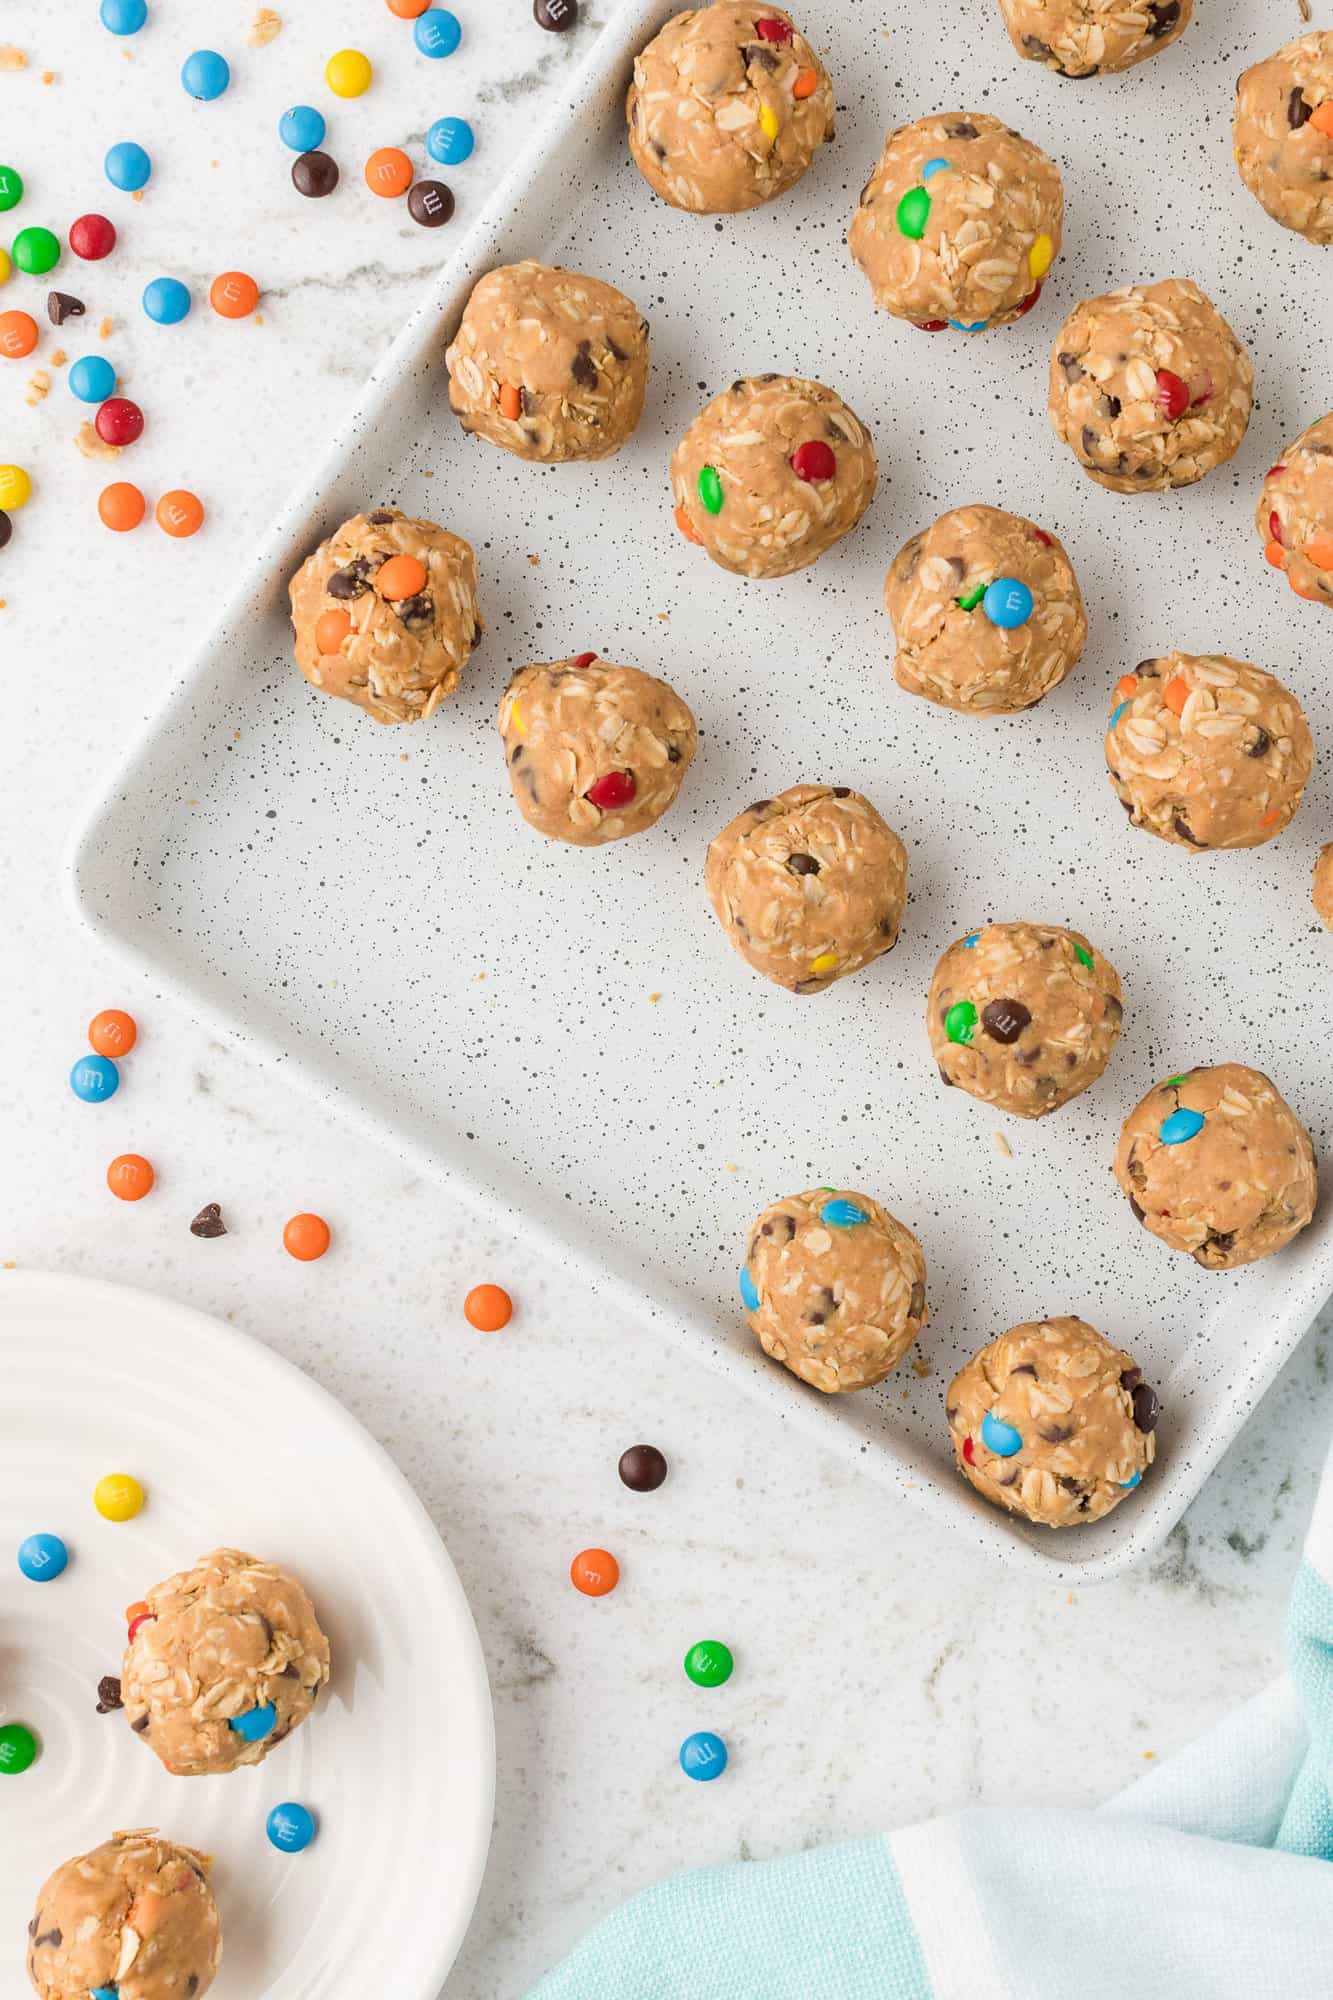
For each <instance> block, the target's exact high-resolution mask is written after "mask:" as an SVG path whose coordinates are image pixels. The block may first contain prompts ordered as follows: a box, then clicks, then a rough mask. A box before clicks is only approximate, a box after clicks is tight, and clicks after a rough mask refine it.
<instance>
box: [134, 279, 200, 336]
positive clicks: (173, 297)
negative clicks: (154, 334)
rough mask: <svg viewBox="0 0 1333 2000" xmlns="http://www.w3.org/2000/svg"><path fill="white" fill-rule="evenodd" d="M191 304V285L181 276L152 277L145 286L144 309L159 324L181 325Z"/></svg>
mask: <svg viewBox="0 0 1333 2000" xmlns="http://www.w3.org/2000/svg"><path fill="white" fill-rule="evenodd" d="M190 304H191V300H190V287H189V286H188V285H183V284H182V283H181V281H180V279H179V278H150V279H149V281H148V283H147V284H146V285H145V286H144V288H143V309H144V311H145V312H146V313H147V315H148V317H149V319H151V320H152V321H153V322H154V324H155V325H157V326H177V325H179V323H180V322H181V320H183V319H184V317H185V315H186V313H187V312H188V311H189V310H190Z"/></svg>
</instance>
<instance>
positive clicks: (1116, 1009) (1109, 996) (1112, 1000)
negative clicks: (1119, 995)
mask: <svg viewBox="0 0 1333 2000" xmlns="http://www.w3.org/2000/svg"><path fill="white" fill-rule="evenodd" d="M1102 999H1103V1001H1104V1002H1105V1004H1106V1018H1107V1020H1108V1021H1120V1020H1122V1019H1123V1018H1124V1012H1125V1010H1124V1008H1123V1007H1122V1005H1121V1004H1120V1002H1119V1001H1118V1000H1117V999H1116V997H1115V994H1114V993H1104V994H1103V995H1102Z"/></svg>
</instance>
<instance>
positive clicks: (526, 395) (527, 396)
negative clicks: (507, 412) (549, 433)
mask: <svg viewBox="0 0 1333 2000" xmlns="http://www.w3.org/2000/svg"><path fill="white" fill-rule="evenodd" d="M539 401H540V398H539V397H538V396H537V395H536V393H535V392H534V391H533V390H531V389H520V390H519V392H518V403H519V408H520V409H521V410H522V412H523V414H524V416H525V417H530V416H531V415H532V413H533V411H534V410H535V409H536V408H537V405H538V403H539ZM528 436H529V437H531V436H532V432H531V431H529V432H528Z"/></svg>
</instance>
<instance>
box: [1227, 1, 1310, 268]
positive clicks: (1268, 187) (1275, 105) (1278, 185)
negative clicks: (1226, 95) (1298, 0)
mask: <svg viewBox="0 0 1333 2000" xmlns="http://www.w3.org/2000/svg"><path fill="white" fill-rule="evenodd" d="M1233 145H1234V149H1235V154H1236V165H1237V166H1238V167H1239V169H1240V177H1241V179H1242V180H1243V181H1244V183H1245V185H1246V187H1247V188H1248V189H1249V190H1250V193H1251V194H1252V195H1253V196H1254V198H1255V200H1256V201H1257V202H1258V203H1259V204H1260V206H1261V207H1262V208H1265V209H1267V211H1268V213H1269V214H1270V215H1271V216H1272V218H1273V220H1274V222H1280V223H1281V224H1282V226H1283V228H1284V229H1294V230H1295V231H1296V233H1297V235H1299V236H1306V237H1308V238H1309V240H1310V241H1311V243H1333V30H1328V29H1325V30H1323V31H1322V32H1321V31H1319V30H1316V31H1315V32H1314V33H1313V34H1309V35H1300V36H1298V37H1297V39H1296V40H1295V41H1294V42H1288V43H1287V44H1286V46H1285V47H1284V48H1280V49H1279V50H1278V51H1277V54H1276V55H1271V56H1269V57H1268V59H1267V61H1266V62H1261V63H1255V64H1254V65H1253V67H1252V68H1250V69H1247V70H1244V71H1243V72H1242V74H1241V78H1240V81H1239V83H1238V84H1237V85H1236V116H1235V124H1234V128H1233Z"/></svg>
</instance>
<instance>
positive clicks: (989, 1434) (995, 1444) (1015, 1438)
mask: <svg viewBox="0 0 1333 2000" xmlns="http://www.w3.org/2000/svg"><path fill="white" fill-rule="evenodd" d="M981 1442H982V1443H983V1444H984V1445H985V1447H986V1449H987V1451H993V1452H994V1453H995V1456H996V1457H997V1458H1012V1457H1013V1455H1014V1453H1015V1452H1016V1451H1022V1449H1023V1439H1022V1435H1021V1433H1020V1432H1018V1431H1016V1430H1015V1429H1014V1427H1013V1425H1012V1424H1007V1423H1005V1421H1004V1419H1003V1417H997V1416H995V1415H994V1413H993V1412H992V1411H990V1410H987V1412H986V1414H985V1416H984V1417H983V1418H982V1419H981Z"/></svg>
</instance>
